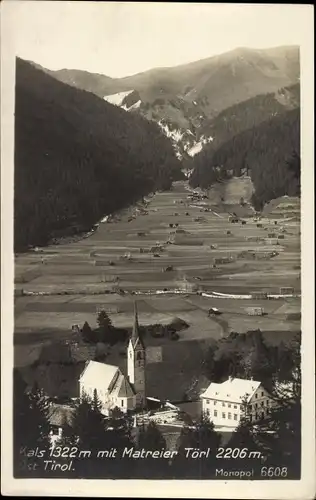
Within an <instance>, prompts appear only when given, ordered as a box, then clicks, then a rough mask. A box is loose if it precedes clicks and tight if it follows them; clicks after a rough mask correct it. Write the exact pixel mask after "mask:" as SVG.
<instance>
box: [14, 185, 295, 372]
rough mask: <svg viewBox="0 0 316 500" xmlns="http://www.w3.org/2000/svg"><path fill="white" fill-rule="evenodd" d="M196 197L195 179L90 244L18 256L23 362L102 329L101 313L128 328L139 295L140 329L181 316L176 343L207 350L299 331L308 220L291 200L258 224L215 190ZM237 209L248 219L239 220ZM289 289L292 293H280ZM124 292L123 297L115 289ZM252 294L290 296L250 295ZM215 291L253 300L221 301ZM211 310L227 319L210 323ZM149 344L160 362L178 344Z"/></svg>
mask: <svg viewBox="0 0 316 500" xmlns="http://www.w3.org/2000/svg"><path fill="white" fill-rule="evenodd" d="M189 194H190V192H189V187H188V185H187V183H186V182H177V183H175V184H174V187H173V190H172V191H170V192H163V193H160V192H159V193H156V194H155V195H153V196H152V197H149V198H148V207H147V208H144V207H141V206H139V207H138V208H139V210H136V207H131V208H130V209H129V210H125V211H124V212H122V213H121V214H120V216H119V220H117V221H116V222H110V223H109V222H101V223H100V224H99V227H98V229H97V230H96V231H95V232H94V233H93V234H92V235H91V236H90V237H88V238H85V239H83V240H81V241H77V242H74V243H71V244H64V245H59V246H57V245H56V246H49V247H46V248H43V249H41V250H42V251H41V252H29V253H26V254H22V255H18V256H17V257H16V261H15V293H16V297H15V332H14V333H15V337H14V340H15V365H16V366H17V367H23V366H27V365H29V364H31V363H32V362H33V361H35V360H36V358H37V356H38V352H39V350H40V349H41V346H42V345H43V343H46V342H50V341H52V340H55V339H58V338H69V337H70V336H71V327H72V325H74V324H78V325H81V326H82V324H83V323H84V322H85V321H88V322H89V324H90V325H91V327H94V326H95V325H96V311H97V310H99V309H101V308H104V309H105V310H106V311H107V312H108V313H109V316H110V317H111V319H112V322H113V324H114V325H115V326H117V327H130V326H131V325H132V320H133V301H134V299H135V297H137V300H138V310H139V321H140V324H142V325H146V324H154V323H163V324H164V323H165V324H167V323H170V322H171V321H172V319H173V318H175V317H178V318H181V319H183V320H184V321H185V322H187V323H188V324H189V328H187V329H186V330H183V331H182V332H180V339H179V341H178V342H177V344H179V343H183V342H192V341H194V342H202V343H206V344H207V343H208V342H211V341H212V340H213V339H219V338H221V337H223V336H226V335H228V334H229V333H230V332H231V331H237V332H239V333H243V332H247V331H249V330H253V329H257V328H260V329H261V330H262V331H263V332H264V335H265V337H266V339H267V340H268V341H269V342H272V343H279V342H280V341H281V340H285V341H286V340H287V339H289V338H291V336H292V335H293V333H295V332H297V331H299V330H300V319H299V316H297V315H298V314H299V312H300V236H299V234H300V222H299V217H297V214H296V216H293V210H294V209H293V204H289V203H286V199H285V198H284V199H282V200H281V201H280V203H279V204H278V205H276V206H275V205H274V206H271V209H270V211H267V212H268V213H265V215H264V216H263V217H262V219H261V220H260V221H259V223H258V221H256V220H254V212H253V210H252V209H251V208H250V207H249V206H246V207H244V208H243V209H242V212H240V210H241V207H238V205H223V204H221V205H219V204H218V199H215V198H216V197H215V196H214V198H212V193H210V197H209V199H206V200H203V204H202V203H197V202H192V201H191V200H189V199H188V195H189ZM205 209H209V211H205ZM296 209H297V206H296ZM144 210H145V215H144V214H143V213H142V212H143V211H144ZM238 210H239V212H238ZM146 212H147V213H146ZM232 212H236V213H237V215H239V216H241V217H242V219H243V220H244V221H245V223H244V224H242V223H241V222H238V223H231V222H230V221H229V214H230V213H232ZM298 214H299V212H298ZM131 217H133V218H132V219H131ZM275 221H276V223H275ZM171 224H173V225H175V224H177V226H176V227H170V225H171ZM258 224H259V226H258ZM168 240H170V241H171V243H167V241H168ZM159 245H161V246H162V248H160V249H159ZM154 247H155V248H154ZM273 252H274V253H273ZM227 258H229V259H230V260H229V262H228V263H224V261H222V262H221V261H220V260H219V259H224V260H225V259H227ZM214 266H215V267H214ZM282 287H292V288H293V289H294V293H289V294H286V293H283V294H282V293H281V291H280V289H281V288H282ZM119 289H121V290H123V291H124V292H125V293H124V294H120V293H114V292H115V291H117V292H118V291H119ZM22 290H23V292H22ZM198 290H200V292H205V294H206V296H203V295H201V294H200V295H199V294H197V293H196V292H197V291H198ZM254 291H257V292H258V291H262V292H266V293H268V294H272V295H280V293H281V295H284V297H282V298H279V299H278V300H268V299H264V298H262V299H257V300H254V299H251V298H250V299H249V296H250V295H251V293H252V292H254ZM106 292H112V293H106ZM214 292H215V293H217V294H230V295H234V294H235V295H242V296H245V297H244V298H239V299H235V298H225V297H224V296H218V298H215V296H214ZM22 293H23V295H22ZM18 294H21V295H20V296H18ZM135 294H136V295H135ZM208 294H210V295H211V297H208V296H207V295H208ZM247 296H248V298H247ZM257 306H258V307H262V308H263V309H264V312H265V315H263V316H251V315H249V310H248V308H249V307H257ZM211 307H216V308H218V309H219V310H220V311H221V313H222V314H221V315H220V316H211V317H208V310H209V309H210V308H211ZM293 318H294V319H293ZM295 318H298V319H295ZM148 342H149V344H152V346H150V345H149V347H150V348H151V349H152V351H153V352H152V354H151V355H150V356H152V360H153V362H159V361H157V359H158V358H159V356H158V358H157V356H156V354H155V353H156V352H158V351H159V352H160V351H161V350H162V352H163V353H165V352H167V351H168V349H167V346H168V345H170V347H171V344H172V347H173V348H174V344H173V343H172V341H171V340H169V339H151V338H150V337H148ZM161 344H166V345H163V349H162V346H161ZM160 357H161V356H160Z"/></svg>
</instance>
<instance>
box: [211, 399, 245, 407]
mask: <svg viewBox="0 0 316 500" xmlns="http://www.w3.org/2000/svg"><path fill="white" fill-rule="evenodd" d="M218 402H219V401H216V400H213V404H214V406H216V405H217V403H218ZM206 404H207V405H208V404H210V400H209V399H207V400H206ZM222 406H226V403H224V401H222ZM227 406H228V408H231V407H232V406H233V407H234V408H235V409H237V408H238V406H239V405H232V404H231V403H227Z"/></svg>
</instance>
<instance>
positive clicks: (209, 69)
mask: <svg viewBox="0 0 316 500" xmlns="http://www.w3.org/2000/svg"><path fill="white" fill-rule="evenodd" d="M44 70H45V69H44ZM45 71H46V72H48V73H49V74H50V75H51V76H53V78H56V79H59V80H60V81H63V82H64V83H66V84H68V85H71V86H74V87H77V88H81V89H83V90H87V91H89V92H92V93H94V94H96V95H97V96H98V97H100V98H102V99H103V98H106V97H113V96H114V95H115V94H118V93H120V92H130V93H132V92H134V93H137V96H138V97H137V99H138V100H140V104H139V105H138V106H137V109H136V110H135V108H131V107H130V106H129V108H130V109H129V111H132V112H136V113H138V114H141V115H142V116H144V117H145V118H146V119H148V120H151V121H155V122H156V123H158V125H159V126H160V127H161V129H162V130H163V131H164V132H165V133H166V135H167V136H169V138H171V140H172V142H173V146H174V149H175V151H176V154H177V156H178V158H179V159H182V158H188V157H189V156H190V154H189V152H193V153H194V152H195V151H196V150H199V148H200V147H203V146H204V145H205V144H207V143H208V142H210V141H211V140H212V139H211V137H209V136H205V134H203V133H202V132H201V130H202V129H203V126H204V124H205V122H207V121H209V120H211V119H213V118H215V117H216V116H218V115H219V114H220V113H221V112H222V111H223V110H224V109H226V108H228V107H230V106H233V105H235V104H237V103H240V102H244V101H246V100H248V99H250V98H251V97H255V96H256V95H259V94H265V93H272V92H276V91H277V90H278V89H280V88H283V87H287V86H289V85H293V84H295V83H297V82H298V81H299V74H300V69H299V47H297V46H295V45H293V46H283V47H282V46H281V47H273V48H269V49H251V48H244V47H239V48H237V49H234V50H232V51H229V52H225V53H224V54H219V55H213V56H211V57H208V58H204V59H200V60H198V61H193V62H191V63H185V64H180V65H178V66H171V67H162V68H152V69H150V70H147V71H143V72H140V73H136V74H135V75H131V76H126V77H122V78H111V77H109V76H106V75H101V74H96V73H89V72H87V71H82V70H66V69H62V70H57V71H51V70H45ZM136 102H138V101H134V102H132V103H131V105H132V104H135V103H136ZM123 105H124V103H123ZM179 134H180V135H181V139H179V140H177V141H176V140H175V139H173V137H175V136H179ZM201 136H203V137H202V138H201ZM198 143H199V146H198V145H197V144H198Z"/></svg>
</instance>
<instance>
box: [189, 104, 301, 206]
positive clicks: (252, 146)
mask: <svg viewBox="0 0 316 500" xmlns="http://www.w3.org/2000/svg"><path fill="white" fill-rule="evenodd" d="M193 165H194V171H193V173H192V176H191V178H190V183H191V185H192V186H200V187H203V188H206V187H209V186H211V185H212V184H213V183H214V182H216V181H218V180H219V179H227V178H229V177H230V176H232V175H236V176H239V175H241V174H242V173H245V172H247V173H250V175H251V179H252V181H253V184H254V188H255V193H254V195H253V202H254V204H255V206H256V207H257V208H261V207H262V206H263V205H264V204H265V203H266V202H268V201H270V200H271V199H273V198H277V197H279V196H282V195H285V194H288V195H298V194H299V191H300V110H299V108H297V109H294V110H291V111H287V112H286V113H283V114H281V115H280V116H274V117H272V118H270V119H269V120H267V121H265V122H263V123H261V124H260V125H258V126H257V127H253V128H251V129H249V130H246V131H244V132H242V133H240V134H238V135H236V136H234V137H233V138H232V139H231V140H229V141H227V142H225V143H224V144H222V145H221V146H220V147H219V148H218V149H213V148H211V147H208V148H207V149H205V151H203V152H202V153H200V154H199V155H197V156H196V157H195V159H194V161H193Z"/></svg>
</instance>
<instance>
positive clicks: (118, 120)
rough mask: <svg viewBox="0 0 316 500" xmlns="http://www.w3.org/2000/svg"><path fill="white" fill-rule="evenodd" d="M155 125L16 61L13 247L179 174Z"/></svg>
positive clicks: (73, 226)
mask: <svg viewBox="0 0 316 500" xmlns="http://www.w3.org/2000/svg"><path fill="white" fill-rule="evenodd" d="M180 166H181V164H180V162H179V161H178V160H177V159H176V157H175V155H174V151H173V148H172V145H171V143H170V142H169V140H168V139H167V138H166V137H164V136H163V135H162V133H161V132H160V130H159V128H158V126H157V125H156V124H154V123H153V122H148V121H146V120H145V119H144V118H142V117H140V116H137V115H136V114H129V113H126V112H125V111H124V110H121V109H119V108H117V107H115V106H112V105H110V104H108V103H107V102H105V101H103V100H102V99H100V98H99V97H96V96H95V95H93V94H92V93H89V92H85V91H82V90H78V89H75V88H73V87H70V86H68V85H66V84H64V83H61V82H59V81H57V80H55V79H54V78H52V77H51V76H49V75H47V74H45V73H44V72H42V71H41V70H39V69H37V68H35V67H34V66H32V65H31V64H30V63H28V62H26V61H23V60H21V59H17V62H16V103H15V200H14V212H15V213H14V217H15V234H14V246H15V251H23V250H26V249H27V248H29V247H30V246H34V245H45V244H47V243H48V242H49V241H50V240H51V239H52V238H55V237H57V238H58V237H60V236H65V235H71V234H75V233H78V232H81V231H86V230H89V229H91V227H92V226H93V224H95V223H96V222H97V221H98V220H99V219H100V218H101V217H102V216H104V215H106V214H108V213H111V212H112V211H114V210H117V209H120V208H122V207H124V206H127V205H129V204H131V203H133V202H134V201H136V200H137V199H139V198H140V197H141V196H143V195H145V194H147V193H148V192H151V191H153V190H156V189H168V188H169V187H170V185H171V182H172V180H174V179H177V178H179V176H180V175H181V172H180Z"/></svg>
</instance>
